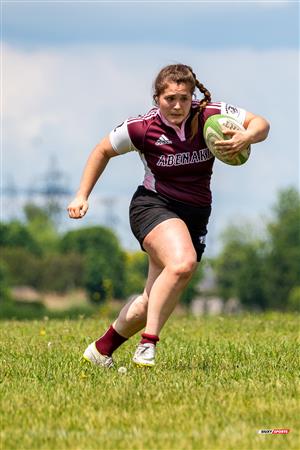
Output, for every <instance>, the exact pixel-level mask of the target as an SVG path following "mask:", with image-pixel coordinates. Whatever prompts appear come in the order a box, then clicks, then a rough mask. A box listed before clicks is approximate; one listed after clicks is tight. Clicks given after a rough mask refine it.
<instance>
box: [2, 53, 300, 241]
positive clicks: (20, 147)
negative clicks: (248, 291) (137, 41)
mask: <svg viewBox="0 0 300 450" xmlns="http://www.w3.org/2000/svg"><path fill="white" fill-rule="evenodd" d="M166 55H167V56H166ZM177 61H182V62H185V63H187V64H190V65H192V66H193V67H194V71H195V72H196V73H197V74H198V77H199V79H200V80H201V81H202V82H203V83H204V84H205V85H206V86H207V88H208V89H209V90H211V92H212V93H213V98H214V99H215V100H224V101H228V102H231V103H234V104H237V105H240V106H243V107H245V108H246V109H248V110H250V111H253V112H255V113H258V114H261V115H264V116H265V117H266V118H268V119H269V120H270V122H271V126H272V128H271V133H270V138H269V139H268V141H266V142H264V143H262V144H259V145H256V146H254V147H253V151H252V155H251V158H250V160H249V162H248V163H247V164H246V165H245V166H244V167H240V168H232V167H227V166H225V165H223V164H221V163H218V164H216V165H215V173H214V178H213V191H214V198H215V207H214V216H213V220H214V221H215V224H213V226H212V228H214V229H216V232H219V230H220V229H221V225H222V226H223V225H224V224H225V223H226V222H227V221H228V220H229V219H230V218H231V217H234V216H235V215H238V214H239V215H240V214H242V215H245V217H247V216H248V217H249V218H253V217H255V216H256V215H257V214H260V213H261V212H264V211H266V209H267V208H269V205H270V204H271V203H272V202H273V201H274V199H275V195H276V192H277V190H278V189H279V188H281V187H282V186H286V185H290V184H294V185H295V184H296V183H297V182H298V161H297V160H298V158H299V155H298V148H299V145H298V144H299V142H298V134H297V132H296V131H294V130H297V129H298V119H299V117H298V108H297V101H296V99H297V98H298V54H297V52H296V51H294V50H277V51H275V50H270V51H262V52H259V51H254V50H252V49H243V50H236V51H234V50H227V51H199V50H193V49H190V48H185V47H181V48H180V47H176V48H170V47H163V46H160V47H153V46H152V47H150V46H148V47H147V46H124V47H122V46H120V45H118V46H113V45H110V46H69V47H68V46H66V47H61V48H60V49H51V48H50V49H44V50H39V51H32V52H26V51H25V50H20V49H16V48H13V47H9V46H6V45H4V48H3V88H4V100H3V176H4V179H5V177H6V174H13V175H14V178H15V181H16V182H17V184H19V185H23V186H25V187H27V186H28V184H29V183H31V182H32V179H33V178H34V176H37V175H40V174H41V173H42V172H44V171H45V169H46V167H47V165H48V160H49V155H51V154H55V155H57V158H58V161H59V164H60V165H61V167H62V168H63V169H64V170H65V171H66V172H67V173H68V174H69V175H70V179H71V185H72V188H74V189H75V188H76V187H77V184H78V182H79V178H80V175H81V171H82V168H83V165H84V163H85V161H86V158H87V156H88V154H89V152H90V150H91V148H92V147H93V145H94V144H95V143H96V142H97V141H98V140H99V139H100V138H101V137H102V136H103V135H105V134H106V133H108V132H109V131H110V129H111V128H113V127H114V126H115V125H117V124H118V123H120V122H121V121H122V120H123V119H124V118H126V117H128V116H131V115H135V114H139V113H142V112H145V111H147V109H148V108H150V107H151V106H152V101H151V85H152V81H153V78H154V77H155V75H156V73H157V71H158V70H159V68H160V67H161V66H163V65H165V64H169V63H173V62H177ZM141 178H142V165H141V164H140V162H139V161H138V159H137V156H136V155H128V156H123V157H120V158H114V160H113V161H111V163H110V165H109V166H108V168H107V169H106V172H105V174H104V175H103V179H102V181H101V183H99V184H98V185H97V187H96V188H95V192H101V193H103V194H105V195H120V194H121V193H122V195H125V196H127V197H126V198H128V199H129V196H130V195H131V193H132V192H133V190H134V189H135V186H136V185H137V184H138V183H139V182H140V181H141ZM125 209H126V208H123V207H122V211H123V210H125ZM122 213H123V212H122Z"/></svg>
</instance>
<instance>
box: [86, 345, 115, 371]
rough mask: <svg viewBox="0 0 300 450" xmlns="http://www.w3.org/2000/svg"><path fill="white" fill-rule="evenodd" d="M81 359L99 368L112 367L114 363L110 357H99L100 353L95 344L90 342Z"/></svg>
mask: <svg viewBox="0 0 300 450" xmlns="http://www.w3.org/2000/svg"><path fill="white" fill-rule="evenodd" d="M83 357H84V359H85V360H86V361H89V362H90V363H92V364H95V365H96V366H101V367H107V368H110V367H113V365H114V361H113V359H112V357H111V356H107V355H101V353H99V352H98V350H97V348H96V345H95V342H92V343H91V344H90V345H89V346H88V347H87V348H86V350H85V352H84V354H83Z"/></svg>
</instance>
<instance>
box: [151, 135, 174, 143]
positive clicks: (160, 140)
mask: <svg viewBox="0 0 300 450" xmlns="http://www.w3.org/2000/svg"><path fill="white" fill-rule="evenodd" d="M164 144H172V141H170V139H168V138H167V136H165V135H164V134H162V135H161V136H160V137H159V138H158V139H157V141H156V142H155V145H164Z"/></svg>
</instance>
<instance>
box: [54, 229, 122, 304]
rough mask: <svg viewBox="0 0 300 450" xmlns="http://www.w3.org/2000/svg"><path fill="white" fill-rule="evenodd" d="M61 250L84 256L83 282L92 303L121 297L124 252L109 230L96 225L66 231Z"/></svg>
mask: <svg viewBox="0 0 300 450" xmlns="http://www.w3.org/2000/svg"><path fill="white" fill-rule="evenodd" d="M61 251H62V252H75V253H78V254H80V255H82V256H83V257H84V273H83V280H84V281H83V283H84V286H85V287H86V289H87V290H88V292H89V295H90V298H91V300H92V301H97V302H98V301H103V300H105V299H106V298H108V297H111V296H112V297H116V298H123V297H124V295H125V291H124V289H125V253H124V251H123V250H122V248H121V246H120V244H119V241H118V238H117V237H116V235H115V234H114V233H113V231H112V230H110V229H108V228H105V227H101V226H96V227H89V228H81V229H79V230H75V231H69V232H68V233H66V234H65V235H64V236H63V238H62V240H61Z"/></svg>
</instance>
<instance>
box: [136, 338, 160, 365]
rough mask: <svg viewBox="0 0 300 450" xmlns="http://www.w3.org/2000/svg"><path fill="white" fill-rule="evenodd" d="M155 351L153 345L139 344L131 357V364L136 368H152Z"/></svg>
mask: <svg viewBox="0 0 300 450" xmlns="http://www.w3.org/2000/svg"><path fill="white" fill-rule="evenodd" d="M155 351H156V347H155V345H154V344H150V343H146V344H139V345H138V346H137V349H136V351H135V354H134V356H133V362H134V363H135V364H137V365H138V366H147V367H153V366H154V365H155Z"/></svg>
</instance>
